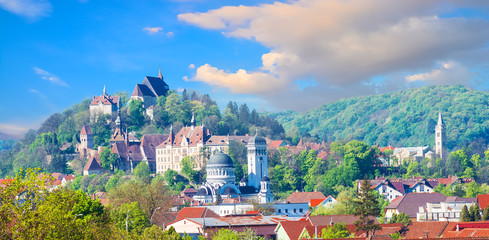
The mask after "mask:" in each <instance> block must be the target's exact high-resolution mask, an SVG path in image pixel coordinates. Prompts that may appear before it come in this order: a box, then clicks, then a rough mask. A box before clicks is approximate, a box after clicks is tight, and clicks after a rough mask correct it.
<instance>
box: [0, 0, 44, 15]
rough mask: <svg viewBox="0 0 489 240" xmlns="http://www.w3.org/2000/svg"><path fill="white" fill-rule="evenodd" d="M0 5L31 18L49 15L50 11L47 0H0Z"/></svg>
mask: <svg viewBox="0 0 489 240" xmlns="http://www.w3.org/2000/svg"><path fill="white" fill-rule="evenodd" d="M0 7H1V8H3V9H4V10H7V11H9V12H11V13H14V14H17V15H20V16H24V17H27V18H31V19H35V18H39V17H46V16H49V14H50V13H51V11H52V10H51V8H52V7H51V3H50V2H49V1H47V0H0Z"/></svg>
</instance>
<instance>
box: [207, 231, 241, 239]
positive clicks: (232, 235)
mask: <svg viewBox="0 0 489 240" xmlns="http://www.w3.org/2000/svg"><path fill="white" fill-rule="evenodd" d="M212 239H215V240H239V239H240V238H239V235H238V233H237V232H236V231H233V230H230V229H221V230H219V232H217V233H215V234H214V235H213V236H212Z"/></svg>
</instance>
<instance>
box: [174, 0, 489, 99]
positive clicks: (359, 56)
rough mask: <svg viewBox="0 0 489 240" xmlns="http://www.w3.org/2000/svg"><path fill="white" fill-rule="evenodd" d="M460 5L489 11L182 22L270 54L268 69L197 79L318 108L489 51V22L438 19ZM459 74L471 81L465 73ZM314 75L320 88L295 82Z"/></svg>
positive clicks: (356, 10) (445, 4) (206, 71)
mask: <svg viewBox="0 0 489 240" xmlns="http://www.w3.org/2000/svg"><path fill="white" fill-rule="evenodd" d="M461 5H463V6H461ZM478 5H481V6H478ZM458 7H464V8H467V9H471V8H473V9H485V10H488V9H489V7H488V4H487V3H485V2H478V1H428V2H427V1H423V0H412V1H383V0H357V1H342V0H330V1H324V0H298V1H291V2H287V3H281V2H275V3H273V4H262V5H259V6H253V7H249V6H237V7H234V6H233V7H231V6H226V7H222V8H219V9H215V10H210V11H208V12H204V13H186V14H180V15H179V16H178V18H179V19H180V20H181V21H184V22H187V23H190V24H193V25H196V26H199V27H202V28H206V29H218V30H220V31H222V33H223V34H224V35H226V36H228V37H234V38H244V39H250V40H253V41H257V42H258V43H260V44H262V45H263V46H265V47H268V48H269V49H270V52H268V53H265V54H263V55H262V59H261V60H262V67H261V68H260V69H256V70H253V71H249V70H244V69H240V70H238V71H237V72H236V73H229V72H227V71H225V70H221V69H218V67H217V66H214V67H212V66H211V65H210V64H205V65H202V66H200V67H198V68H197V71H196V76H195V77H194V78H193V79H194V80H197V81H202V82H206V83H208V84H211V85H214V86H217V87H223V88H228V89H230V90H231V91H232V92H235V93H246V94H257V95H259V96H262V97H264V98H266V99H268V100H269V101H270V102H277V103H279V104H282V105H283V106H285V107H288V106H292V105H293V104H295V103H296V102H297V100H296V98H286V97H282V96H278V95H277V93H276V92H280V93H283V94H288V95H287V96H297V97H301V96H302V97H303V98H311V99H312V98H314V99H316V100H317V101H316V102H313V103H310V105H309V106H314V105H318V104H322V103H324V102H325V101H329V99H331V97H330V95H331V96H337V97H340V96H347V95H351V94H352V92H351V91H352V89H354V90H358V91H360V92H362V93H369V92H372V93H373V92H375V91H376V89H375V88H374V87H367V88H366V87H365V86H379V85H378V84H377V85H373V84H372V82H371V81H372V80H371V79H373V78H375V77H378V76H390V75H393V74H396V73H410V72H428V71H430V69H429V68H430V67H431V66H434V65H436V63H438V62H460V61H462V60H459V59H457V56H462V55H464V56H467V55H470V54H473V53H477V52H478V51H480V50H481V49H483V48H484V47H485V46H487V43H488V42H489V21H488V20H485V19H479V18H463V17H445V18H443V17H438V16H442V15H449V13H451V12H452V11H454V10H455V9H456V8H458ZM463 65H464V63H463V62H460V66H463ZM237 67H239V66H237ZM468 68H469V67H465V70H466V73H467V72H468V70H467V69H468ZM459 69H460V68H459ZM460 71H462V70H460ZM459 76H460V77H465V78H467V77H470V76H469V74H463V73H462V72H460V75H459ZM310 78H312V79H314V81H315V83H316V86H314V91H312V90H310V89H308V88H306V89H300V87H299V86H297V85H296V84H294V82H296V81H297V80H301V79H310ZM396 81H398V83H397V85H399V86H404V85H405V84H407V83H409V82H408V81H407V80H406V78H396ZM460 81H463V80H460ZM466 82H467V81H466ZM386 84H387V83H386ZM389 84H391V85H396V84H392V83H389ZM317 89H324V91H325V92H321V91H317ZM270 91H273V94H270ZM311 94H316V96H311ZM327 94H330V95H327ZM353 94H355V93H353ZM277 99H280V101H276V100H277ZM321 99H322V101H321ZM332 100H334V99H332Z"/></svg>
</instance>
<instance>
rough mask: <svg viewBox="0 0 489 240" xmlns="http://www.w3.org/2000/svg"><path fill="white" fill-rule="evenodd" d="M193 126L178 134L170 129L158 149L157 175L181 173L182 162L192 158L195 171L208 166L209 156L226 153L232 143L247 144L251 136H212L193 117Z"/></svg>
mask: <svg viewBox="0 0 489 240" xmlns="http://www.w3.org/2000/svg"><path fill="white" fill-rule="evenodd" d="M190 122H191V126H190V127H183V128H182V129H180V131H178V133H176V134H175V133H174V132H173V127H171V128H170V134H169V135H168V138H167V139H166V140H165V141H164V142H162V143H161V144H160V145H158V146H157V147H156V173H157V174H163V173H165V172H166V171H168V170H169V169H171V170H174V171H177V172H180V170H181V168H180V161H181V160H182V159H183V158H184V157H186V156H190V157H192V159H193V160H194V170H200V169H202V167H203V166H204V165H205V164H206V162H207V159H208V156H209V155H211V154H212V153H214V152H218V151H223V152H226V151H227V149H228V146H229V143H230V142H231V141H238V142H243V143H246V142H248V140H249V139H250V138H251V137H250V136H212V135H211V133H210V131H209V129H207V128H206V127H205V126H204V125H202V126H196V125H195V118H194V116H192V120H191V121H190Z"/></svg>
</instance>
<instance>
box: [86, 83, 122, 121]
mask: <svg viewBox="0 0 489 240" xmlns="http://www.w3.org/2000/svg"><path fill="white" fill-rule="evenodd" d="M119 102H120V97H119V96H111V95H109V94H107V91H106V90H105V86H104V90H103V92H102V95H100V96H95V97H93V100H92V102H91V103H90V122H94V121H96V120H97V119H98V116H100V115H110V119H111V120H112V119H114V118H115V117H116V116H115V114H116V113H117V111H118V110H119Z"/></svg>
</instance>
